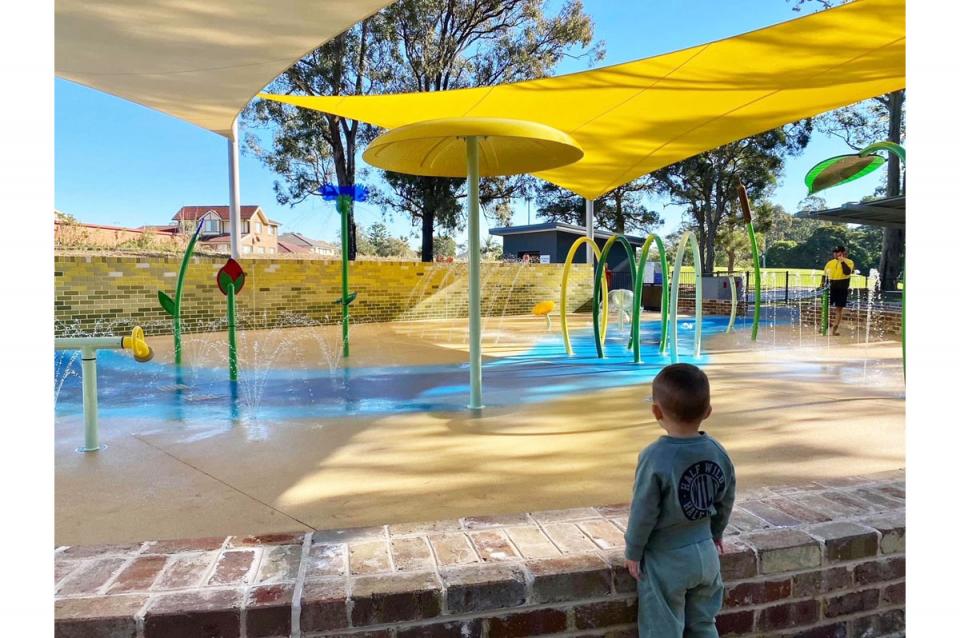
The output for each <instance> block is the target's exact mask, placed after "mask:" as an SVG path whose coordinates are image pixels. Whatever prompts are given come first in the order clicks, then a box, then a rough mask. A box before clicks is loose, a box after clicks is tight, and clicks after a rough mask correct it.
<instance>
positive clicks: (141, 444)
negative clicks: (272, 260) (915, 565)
mask: <svg viewBox="0 0 960 638" xmlns="http://www.w3.org/2000/svg"><path fill="white" fill-rule="evenodd" d="M767 319H768V320H767V321H765V322H764V324H763V329H762V330H761V333H760V341H759V342H758V343H755V344H754V343H751V342H750V339H749V328H748V327H746V328H744V326H743V325H742V324H740V323H738V330H737V331H735V332H734V333H733V334H729V335H727V334H723V328H725V327H726V318H720V317H713V318H707V319H706V320H705V325H704V357H703V358H702V361H700V362H699V363H701V364H702V365H704V366H705V369H706V370H707V372H708V374H709V375H710V377H711V381H712V384H713V403H714V416H713V417H712V418H711V419H710V420H709V421H708V422H707V425H706V427H705V429H706V430H707V431H709V432H710V433H712V434H714V435H715V436H717V437H718V438H719V439H720V440H721V441H723V442H724V444H725V445H726V447H727V449H728V450H729V451H730V453H731V454H732V455H733V457H734V459H735V461H736V462H737V466H738V484H739V485H741V486H743V487H746V488H750V487H756V486H761V485H770V484H784V483H787V484H790V483H797V484H801V483H805V482H807V481H808V480H809V479H810V478H811V477H817V478H821V479H823V478H832V477H839V476H851V475H862V474H869V473H873V472H881V471H886V470H891V469H896V468H900V467H903V464H904V437H903V432H904V431H903V423H904V416H903V414H904V394H903V383H902V376H901V374H902V372H901V365H900V364H901V362H900V344H899V342H898V341H896V340H885V341H876V339H877V337H873V338H872V339H871V341H870V342H869V343H864V337H865V335H864V334H859V333H852V332H851V333H849V334H847V335H844V336H841V337H839V338H836V337H821V336H819V335H817V334H815V332H814V330H813V329H812V328H811V327H809V326H802V327H801V326H800V325H799V324H798V323H797V322H795V321H794V322H792V323H791V322H790V320H789V317H784V316H783V314H782V313H781V316H780V317H779V319H778V320H776V321H775V320H774V319H773V317H772V316H771V317H768V318H767ZM688 323H689V324H692V319H691V320H683V321H681V338H680V342H681V354H685V353H687V352H689V339H690V333H692V330H691V328H692V325H687V326H686V330H685V325H686V324H688ZM642 328H643V332H644V337H643V338H642V341H643V343H644V350H643V357H644V360H645V361H646V364H645V365H643V366H639V367H637V366H633V364H632V363H629V361H628V359H629V357H628V352H627V350H626V335H625V333H619V332H618V331H617V329H616V323H615V322H614V321H611V332H610V344H611V345H610V346H609V348H608V355H609V358H608V360H606V361H603V362H599V361H598V360H596V358H595V355H594V352H593V344H592V337H591V336H590V335H591V328H590V320H589V318H588V317H587V316H583V315H575V316H572V317H571V330H572V333H573V336H574V348H575V350H576V356H575V358H574V359H573V360H570V359H567V357H566V355H564V354H563V346H562V342H561V338H560V334H559V332H558V331H557V330H556V328H555V329H554V331H553V332H549V333H547V332H545V330H544V325H543V321H542V319H541V318H536V317H505V318H490V319H486V320H485V325H484V355H485V359H484V382H485V384H486V387H487V388H488V392H487V395H486V397H485V399H486V401H487V403H488V407H487V408H486V409H485V410H484V411H483V414H482V416H480V417H476V416H473V415H471V414H470V412H468V411H467V410H465V409H463V408H462V407H460V406H461V405H463V404H465V402H466V401H465V397H466V392H467V368H466V348H467V322H466V320H463V319H461V320H438V321H427V322H394V323H388V324H361V325H357V326H355V327H354V330H353V333H352V336H351V340H352V352H351V357H350V360H349V364H348V366H346V367H344V366H343V361H342V360H340V359H339V357H338V356H337V354H336V353H337V345H338V344H337V335H338V331H339V328H338V327H337V326H326V327H299V328H297V327H293V328H282V329H273V330H268V331H247V332H242V333H240V334H241V338H240V364H241V380H240V383H239V386H238V387H237V390H236V395H235V398H233V399H230V397H229V396H228V394H229V392H230V390H229V384H227V383H225V382H224V381H223V379H225V378H226V365H225V361H226V338H225V336H224V335H223V334H217V333H214V334H192V335H187V336H186V337H185V343H184V348H185V354H184V359H185V361H190V362H191V363H190V364H188V365H186V366H184V368H183V370H182V374H181V375H180V377H179V378H177V375H176V373H175V369H174V368H173V366H172V365H170V361H171V360H172V342H171V339H170V338H169V337H166V338H165V337H158V338H153V339H151V345H153V346H154V348H155V350H156V352H157V356H156V359H155V361H154V362H151V363H149V364H144V365H143V366H137V367H134V365H135V364H133V363H132V362H131V361H130V360H129V359H126V358H122V355H115V356H104V355H101V361H100V392H101V398H100V406H101V438H102V440H103V441H104V442H106V444H107V445H108V446H109V447H108V449H106V450H104V451H102V452H99V453H95V454H78V453H76V452H75V450H76V448H77V447H78V446H79V444H80V442H81V440H82V431H83V428H82V420H81V415H80V412H79V379H78V378H77V377H76V376H75V375H69V374H68V375H66V377H65V378H63V377H61V376H60V375H63V374H64V370H68V369H69V365H67V363H68V362H65V361H59V362H58V379H57V381H58V382H59V381H60V380H61V379H63V385H62V387H61V388H60V391H59V394H58V402H57V421H56V442H57V444H56V542H57V543H58V544H92V543H112V542H123V541H130V540H142V539H145V538H176V537H202V536H215V535H225V534H246V533H265V532H271V531H306V530H310V529H334V528H345V527H356V526H367V525H377V524H383V523H387V522H390V523H398V522H415V521H425V520H437V519H450V518H457V517H460V516H466V515H472V516H477V515H492V514H504V513H512V512H521V511H534V510H548V509H559V508H570V507H580V506H586V505H598V504H605V503H617V502H623V501H625V500H628V499H629V493H630V488H631V484H632V479H633V471H634V467H635V462H636V455H637V452H638V450H640V449H641V448H642V447H643V446H645V445H646V444H647V443H649V442H650V441H652V440H653V439H654V438H655V437H657V436H659V434H660V430H659V427H658V426H657V424H656V423H655V422H654V421H653V418H652V417H651V416H650V412H649V404H648V403H647V402H646V401H645V399H646V398H647V397H648V396H649V380H650V378H652V375H653V374H655V372H656V370H658V369H659V367H661V366H662V365H663V364H664V363H666V360H665V359H661V358H659V356H658V355H657V353H656V346H655V341H656V338H655V335H654V332H655V331H656V330H658V329H659V324H658V320H657V318H656V317H655V315H652V314H644V317H643V323H642ZM682 358H683V359H684V360H688V359H686V358H685V357H682Z"/></svg>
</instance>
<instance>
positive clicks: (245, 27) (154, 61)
mask: <svg viewBox="0 0 960 638" xmlns="http://www.w3.org/2000/svg"><path fill="white" fill-rule="evenodd" d="M391 2H392V0H56V5H55V43H56V52H55V58H56V59H55V68H56V73H57V75H58V76H60V77H62V78H66V79H68V80H72V81H74V82H77V83H78V84H83V85H84V86H89V87H92V88H95V89H99V90H100V91H104V92H106V93H110V94H112V95H116V96H117V97H122V98H124V99H126V100H130V101H131V102H136V103H137V104H142V105H143V106H148V107H150V108H153V109H157V110H158V111H162V112H164V113H167V114H169V115H172V116H174V117H178V118H180V119H183V120H186V121H188V122H191V123H193V124H196V125H197V126H200V127H202V128H205V129H208V130H211V131H213V132H215V133H219V134H220V135H224V136H226V137H230V136H231V132H230V128H231V125H232V123H233V120H234V118H236V117H237V114H238V113H239V112H240V111H241V110H242V109H243V108H244V107H245V106H246V105H247V102H249V101H250V99H251V98H252V97H253V96H254V95H256V93H257V91H260V90H261V89H263V87H264V86H265V85H267V84H269V83H270V81H271V80H273V79H274V78H275V77H277V76H278V75H280V74H281V73H283V72H284V71H285V70H286V69H287V68H289V67H290V66H291V65H292V64H293V63H294V62H296V61H297V60H299V59H300V58H301V57H302V56H303V55H305V54H306V53H308V52H309V51H312V50H313V49H315V48H317V47H318V46H320V45H321V44H323V43H324V42H326V41H327V40H329V39H331V38H333V37H335V36H336V35H338V34H339V33H342V32H343V31H345V30H346V29H348V28H349V27H351V26H352V25H353V24H355V23H356V22H358V21H360V20H362V19H363V18H365V17H367V16H368V15H370V14H372V13H375V12H376V11H377V10H379V9H380V8H381V7H384V6H386V5H388V4H390V3H391Z"/></svg>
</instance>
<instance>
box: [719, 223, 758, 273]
mask: <svg viewBox="0 0 960 638" xmlns="http://www.w3.org/2000/svg"><path fill="white" fill-rule="evenodd" d="M758 240H759V238H758ZM717 252H719V253H720V254H721V255H725V256H726V258H727V264H726V265H727V272H728V273H733V271H734V269H735V268H736V267H737V265H744V266H746V265H750V264H752V263H753V255H752V252H751V250H750V235H749V234H748V233H747V231H746V229H745V227H744V226H743V225H742V224H739V225H738V224H732V223H728V224H724V225H723V226H722V227H721V228H720V230H718V231H717ZM707 272H710V271H707Z"/></svg>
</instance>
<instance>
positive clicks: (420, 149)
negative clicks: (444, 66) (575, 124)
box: [363, 117, 583, 409]
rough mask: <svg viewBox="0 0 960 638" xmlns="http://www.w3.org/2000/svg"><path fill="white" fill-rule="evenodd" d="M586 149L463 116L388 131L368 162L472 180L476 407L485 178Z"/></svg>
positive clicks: (531, 127) (564, 159)
mask: <svg viewBox="0 0 960 638" xmlns="http://www.w3.org/2000/svg"><path fill="white" fill-rule="evenodd" d="M581 157H583V150H582V149H581V148H580V145H579V144H577V142H576V141H575V140H574V139H573V138H572V137H571V136H570V135H568V134H567V133H564V132H563V131H559V130H557V129H555V128H552V127H550V126H546V125H545V124H540V123H538V122H531V121H527V120H513V119H505V118H488V117H461V118H444V119H436V120H427V121H424V122H417V123H414V124H408V125H406V126H401V127H399V128H395V129H393V130H390V131H387V132H386V133H384V134H383V135H381V136H379V137H378V138H376V139H375V140H373V142H371V143H370V145H369V146H368V147H367V150H366V151H364V153H363V159H364V161H365V162H367V163H368V164H370V165H371V166H376V167H378V168H382V169H385V170H389V171H394V172H397V173H407V174H410V175H422V176H427V177H461V178H462V177H465V178H466V179H467V200H468V221H467V244H468V247H469V251H468V252H469V256H470V271H469V285H470V402H469V404H468V407H470V408H472V409H479V408H481V407H483V391H482V379H481V368H480V197H479V189H480V178H481V177H500V176H506V175H516V174H519V173H535V172H538V171H545V170H549V169H552V168H558V167H560V166H565V165H567V164H571V163H573V162H576V161H577V160H579V159H580V158H581Z"/></svg>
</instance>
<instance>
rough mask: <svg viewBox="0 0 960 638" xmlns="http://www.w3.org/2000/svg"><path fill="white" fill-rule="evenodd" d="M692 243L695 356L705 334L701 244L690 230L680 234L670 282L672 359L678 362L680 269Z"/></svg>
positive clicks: (673, 361)
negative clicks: (694, 298) (685, 253)
mask: <svg viewBox="0 0 960 638" xmlns="http://www.w3.org/2000/svg"><path fill="white" fill-rule="evenodd" d="M688 242H689V243H690V249H691V252H692V253H693V271H694V277H695V279H694V283H695V290H696V305H695V319H694V321H695V322H696V323H695V326H696V327H695V328H694V335H693V356H694V357H699V356H700V338H701V336H702V334H703V290H702V286H703V282H702V281H701V267H700V244H699V243H698V242H697V238H696V236H695V235H694V234H693V233H691V232H690V231H689V230H688V231H687V232H685V233H683V235H681V236H680V241H679V242H678V243H677V256H676V258H675V259H674V262H673V264H674V268H673V281H672V282H671V284H670V289H671V290H670V361H671V362H672V363H676V362H677V361H679V353H678V352H677V306H678V303H679V301H680V270H681V267H682V266H683V254H684V251H685V250H686V248H687V243H688Z"/></svg>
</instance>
